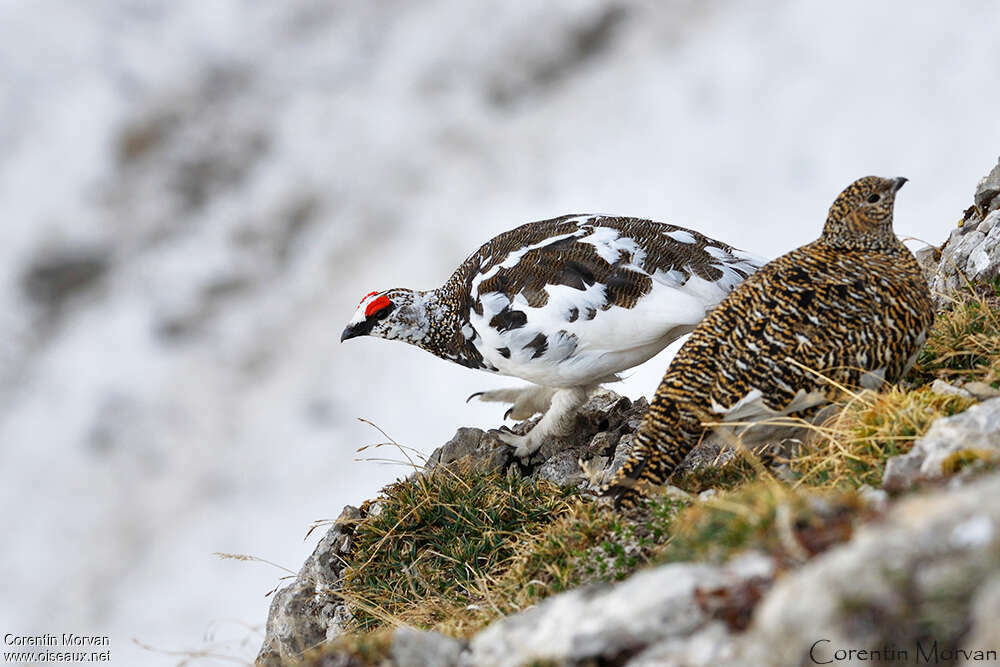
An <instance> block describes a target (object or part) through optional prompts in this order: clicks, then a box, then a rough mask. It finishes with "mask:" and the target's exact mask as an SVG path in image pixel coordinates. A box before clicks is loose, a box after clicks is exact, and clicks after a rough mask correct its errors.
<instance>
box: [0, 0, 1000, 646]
mask: <svg viewBox="0 0 1000 667" xmlns="http://www.w3.org/2000/svg"><path fill="white" fill-rule="evenodd" d="M615 6H617V7H621V8H623V9H622V10H620V11H614V10H612V9H609V7H610V6H609V5H606V4H604V3H601V2H597V1H596V0H593V1H586V2H580V1H578V0H560V1H558V2H546V3H533V4H529V3H506V4H503V5H497V4H496V3H468V2H460V1H458V0H454V1H448V0H428V1H427V2H424V3H406V2H402V1H401V0H381V1H378V2H364V3H357V2H346V1H343V0H342V1H329V0H286V1H285V2H280V3H251V2H246V1H245V0H207V1H206V0H198V1H196V0H173V1H171V2H162V1H160V2H156V1H154V0H92V1H91V2H87V3H79V2H73V1H71V0H36V1H35V2H31V3H24V2H17V1H16V0H15V1H13V2H11V1H10V0H3V1H0V120H2V122H0V201H2V202H3V219H2V221H0V519H2V521H3V526H4V529H5V530H4V549H3V550H2V551H0V569H2V571H3V572H5V573H7V574H6V576H5V577H4V578H3V580H2V581H0V628H2V629H3V631H4V632H7V631H10V632H14V633H17V634H31V633H42V632H55V633H61V632H75V633H77V634H102V635H103V634H106V635H110V636H111V640H112V646H111V650H112V654H113V656H114V659H115V662H116V663H118V664H127V665H145V664H149V665H161V664H162V665H169V664H176V662H177V661H178V660H179V659H178V658H177V657H176V656H171V655H165V654H163V653H158V652H153V651H149V650H145V649H143V648H141V647H139V646H138V645H136V644H134V643H133V642H132V639H133V638H135V639H137V640H139V641H140V642H142V643H144V644H148V645H151V646H154V647H158V648H160V649H164V650H169V651H178V650H181V651H183V650H196V651H202V650H211V651H217V652H220V653H223V654H225V655H231V656H239V657H243V658H247V659H250V658H252V656H253V654H254V652H255V650H256V648H257V645H258V644H259V639H260V635H259V634H254V631H253V630H251V629H250V628H257V631H258V633H259V630H260V628H261V627H262V625H263V622H264V619H265V615H266V611H267V604H268V602H269V600H268V599H267V598H265V597H264V594H265V593H266V592H267V591H269V590H270V589H271V588H273V587H274V586H275V585H276V584H277V583H278V577H280V576H281V575H282V574H284V573H283V572H282V571H280V570H277V569H275V568H272V567H269V566H267V565H264V564H261V563H246V562H237V561H225V560H220V559H218V558H217V557H215V556H213V552H231V553H245V554H251V555H254V556H258V557H260V558H265V559H268V560H271V561H274V562H277V563H280V564H282V565H284V566H286V567H288V568H291V569H293V570H294V569H297V568H298V567H299V565H300V564H301V563H302V561H303V560H304V559H305V557H306V556H307V555H308V553H309V552H310V550H311V548H312V547H313V545H314V544H315V542H316V540H317V539H318V535H317V534H316V533H314V534H313V535H312V536H310V538H309V539H308V540H305V541H303V539H302V538H303V536H304V535H305V532H306V530H307V528H308V526H309V525H310V524H311V522H312V521H313V520H316V519H323V518H327V519H329V518H333V517H335V516H336V514H337V513H338V512H339V510H340V508H341V506H342V505H344V504H345V503H354V504H357V503H360V502H361V501H362V500H364V499H365V498H367V497H370V496H371V495H372V494H373V493H374V492H375V490H376V489H377V488H378V487H379V486H380V485H381V484H384V483H385V482H388V481H390V480H391V479H393V478H394V477H395V476H397V475H401V474H404V473H405V472H406V470H405V468H401V467H385V466H380V465H377V464H374V463H363V462H356V461H355V460H354V459H355V457H356V456H358V455H357V454H356V453H355V450H356V448H357V447H359V446H362V445H365V444H369V443H372V442H378V441H381V440H382V437H381V436H380V435H379V434H378V433H377V432H375V431H374V430H372V429H371V428H370V427H368V426H366V425H365V424H363V423H360V422H358V421H357V420H356V417H359V416H363V417H365V418H368V419H371V420H372V421H373V422H375V423H377V424H378V425H379V426H380V427H382V428H383V429H385V431H386V432H387V433H389V434H390V435H392V436H393V437H394V438H396V439H397V440H399V441H400V442H401V443H403V444H406V445H410V446H413V447H416V448H418V449H419V450H421V451H423V452H425V453H429V452H430V451H431V450H432V449H433V448H434V447H435V446H437V445H439V444H441V443H443V442H444V441H446V440H447V439H448V438H449V437H450V436H451V435H452V434H453V432H454V430H455V428H456V427H458V426H459V425H478V426H484V427H486V426H495V425H497V424H498V420H499V418H500V416H501V414H502V408H497V406H495V405H493V406H491V405H487V404H477V403H475V402H474V403H471V404H468V405H467V404H465V403H464V399H465V397H466V396H468V395H469V394H470V393H473V392H474V391H478V390H483V389H490V388H496V387H497V386H501V385H504V384H506V385H510V384H515V383H513V382H511V381H508V380H504V379H498V378H496V377H494V376H491V375H489V374H486V373H479V372H475V371H471V370H468V369H464V368H461V367H459V366H457V365H451V364H447V363H445V362H442V361H440V360H437V359H434V358H433V357H431V356H430V355H428V354H426V353H424V352H422V351H420V350H418V349H416V348H412V347H408V346H405V345H399V344H395V343H390V342H386V341H382V340H375V339H368V338H361V339H355V340H351V341H348V342H346V343H344V345H341V344H340V343H339V337H340V332H341V331H342V329H343V327H344V325H345V324H346V322H347V321H348V319H350V317H351V314H352V313H353V312H354V309H355V306H356V304H357V303H358V300H359V298H360V297H361V296H362V295H364V294H366V293H368V292H370V291H372V290H382V289H386V288H389V287H393V286H406V287H411V288H415V289H427V288H432V287H435V286H437V285H439V284H440V283H441V282H443V281H444V279H445V278H446V277H447V276H448V274H449V273H450V271H451V270H452V269H453V268H455V267H456V266H458V264H459V263H460V262H461V260H462V259H463V258H464V257H466V256H467V255H468V254H469V253H470V252H471V251H472V250H474V249H475V248H476V247H478V245H479V244H481V243H482V242H483V241H485V240H487V239H488V238H490V237H491V236H493V235H495V234H497V233H499V232H501V231H503V230H505V229H508V228H510V227H513V226H515V225H518V224H521V223H523V222H527V221H530V220H538V219H543V218H549V217H553V216H556V215H561V214H567V213H573V212H578V211H586V210H603V211H608V212H609V213H613V214H620V215H634V216H642V217H650V218H654V219H658V220H663V221H666V222H671V223H674V224H678V225H681V226H685V227H692V228H695V229H697V230H698V231H701V232H703V233H705V234H707V235H709V236H711V237H714V238H718V239H720V240H722V241H724V242H726V243H730V244H732V245H734V246H736V247H739V248H743V249H745V250H747V251H749V252H753V253H757V254H762V255H767V256H775V255H778V254H780V253H782V252H784V251H786V250H789V249H791V248H793V247H795V246H797V245H801V244H802V243H805V242H807V241H809V240H811V239H813V238H814V237H815V236H816V235H817V234H818V232H819V230H820V227H821V225H822V221H823V219H824V217H825V213H826V209H827V208H828V207H829V204H830V203H831V202H832V200H833V198H834V196H836V194H837V193H838V192H839V191H840V189H842V188H843V187H844V186H845V185H847V183H849V182H850V181H851V180H853V179H854V178H856V177H858V176H861V175H864V174H868V173H875V174H880V175H885V176H897V175H900V176H907V177H909V178H910V183H908V184H907V186H906V188H905V189H904V190H903V191H902V192H901V194H900V196H899V199H898V203H897V207H896V210H897V216H896V220H897V222H896V228H897V231H898V232H899V233H900V235H901V236H908V237H909V236H912V237H915V238H919V239H925V240H927V241H931V242H939V241H940V240H942V239H944V238H945V236H946V235H947V233H948V231H949V229H950V228H951V227H952V226H953V225H954V223H955V221H956V220H957V218H958V216H959V214H960V212H961V211H962V210H963V209H964V208H966V207H967V206H968V205H969V204H970V201H971V196H972V191H973V188H974V186H975V183H976V182H977V181H978V179H979V178H980V177H981V176H982V175H983V174H985V173H986V172H987V171H988V170H989V168H990V167H991V166H992V165H993V164H994V163H995V160H996V157H997V153H998V146H1000V123H997V121H996V109H997V108H1000V90H998V89H997V88H996V86H990V85H987V84H986V82H989V81H994V80H995V79H996V76H997V71H998V67H1000V43H998V42H997V40H996V39H995V32H996V26H997V25H998V21H1000V7H998V6H996V5H995V4H994V3H991V2H988V1H981V2H968V3H963V4H962V5H961V6H958V5H949V6H947V7H944V6H941V5H934V4H931V3H907V2H903V1H902V0H897V1H896V2H886V3H879V4H878V5H877V6H876V5H872V4H871V3H865V2H861V1H860V0H853V1H852V2H846V3H836V4H827V5H818V4H816V3H793V2H782V1H779V0H772V1H771V2H769V3H736V2H725V1H723V0H716V1H715V2H686V1H684V0H676V1H674V2H668V3H663V2H654V1H653V0H630V1H627V2H621V3H619V4H617V5H615ZM913 247H919V244H917V243H914V244H913ZM80 248H84V249H90V250H94V251H96V252H98V253H99V254H101V256H102V257H105V258H106V262H107V271H106V273H105V274H104V276H103V278H101V279H100V280H98V281H96V282H95V284H94V285H93V286H92V287H91V288H89V289H87V290H81V291H80V292H79V293H77V294H75V295H73V296H72V297H71V298H69V299H67V300H66V301H65V302H62V303H60V304H51V303H49V304H45V303H38V302H34V301H32V300H31V299H30V298H29V297H27V296H26V295H25V292H24V290H23V288H22V281H23V276H24V275H25V272H26V271H28V269H29V267H31V266H34V265H35V264H36V263H37V262H38V261H39V260H40V259H43V258H46V257H50V256H52V255H53V253H54V254H56V255H58V254H59V253H64V252H68V251H75V250H77V249H80ZM668 356H669V353H667V355H666V356H664V355H661V356H659V357H657V358H655V359H653V360H651V361H650V362H648V363H647V364H645V365H643V366H642V367H640V368H639V369H637V370H636V371H634V372H633V373H632V374H631V377H630V378H629V379H628V380H627V381H626V382H625V383H624V385H623V386H622V387H618V388H619V389H620V390H622V391H624V392H625V393H628V394H630V395H633V396H637V395H640V394H645V395H650V394H651V393H652V391H653V390H654V388H655V386H656V384H657V382H658V381H659V378H660V376H661V375H662V372H663V369H664V367H665V365H666V360H667V358H668ZM417 379H419V381H420V383H421V388H422V389H423V390H421V391H413V387H414V384H413V383H414V382H415V381H417ZM380 451H382V450H380ZM206 635H208V636H206ZM241 642H242V643H241ZM202 662H204V663H205V664H212V663H214V662H218V663H219V664H222V662H221V661H217V660H213V659H209V658H205V659H202Z"/></svg>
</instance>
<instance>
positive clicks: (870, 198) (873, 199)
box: [868, 194, 882, 204]
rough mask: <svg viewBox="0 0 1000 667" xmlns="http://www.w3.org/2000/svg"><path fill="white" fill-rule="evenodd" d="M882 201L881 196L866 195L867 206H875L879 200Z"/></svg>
mask: <svg viewBox="0 0 1000 667" xmlns="http://www.w3.org/2000/svg"><path fill="white" fill-rule="evenodd" d="M880 199H882V195H877V194H876V195H868V203H869V204H877V203H878V202H879V200H880Z"/></svg>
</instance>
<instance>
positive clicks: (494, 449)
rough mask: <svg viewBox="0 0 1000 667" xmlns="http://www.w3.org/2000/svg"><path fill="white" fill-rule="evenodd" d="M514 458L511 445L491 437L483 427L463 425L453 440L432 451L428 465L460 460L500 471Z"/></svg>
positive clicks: (462, 463) (430, 466) (483, 468)
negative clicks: (508, 445)
mask: <svg viewBox="0 0 1000 667" xmlns="http://www.w3.org/2000/svg"><path fill="white" fill-rule="evenodd" d="M512 459H513V453H512V450H511V449H510V447H507V446H506V445H504V444H503V443H501V442H498V441H497V440H496V439H495V438H492V437H490V436H489V435H488V434H487V433H486V432H485V431H483V430H482V429H478V428H466V427H461V428H459V429H458V430H457V431H456V432H455V436H454V437H453V438H452V439H451V440H449V441H448V442H446V443H445V444H444V445H442V446H441V447H438V448H437V449H435V450H434V451H433V452H431V455H430V457H428V459H427V467H428V468H434V467H435V466H439V465H449V464H452V463H456V462H459V463H460V464H461V465H472V466H475V467H477V468H480V469H482V470H489V471H499V470H503V469H504V468H505V467H507V466H508V465H509V464H510V463H511V460H512Z"/></svg>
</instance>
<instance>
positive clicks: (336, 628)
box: [256, 505, 361, 667]
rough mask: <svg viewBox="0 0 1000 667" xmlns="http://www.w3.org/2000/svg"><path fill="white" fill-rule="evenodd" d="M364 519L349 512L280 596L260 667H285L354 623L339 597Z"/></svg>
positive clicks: (271, 613) (352, 509)
mask: <svg viewBox="0 0 1000 667" xmlns="http://www.w3.org/2000/svg"><path fill="white" fill-rule="evenodd" d="M360 518H361V512H360V511H359V510H358V509H357V508H356V507H351V506H349V505H348V506H347V507H345V508H344V511H343V512H342V513H341V514H340V517H339V518H338V519H337V520H336V522H335V523H334V526H333V528H331V529H330V530H329V531H328V532H327V534H326V535H325V536H324V537H323V539H321V540H320V541H319V544H317V545H316V549H314V550H313V553H312V555H311V556H309V558H308V559H307V560H306V562H305V564H304V565H303V566H302V569H301V570H299V574H298V576H297V577H296V578H295V581H294V582H293V583H291V584H290V585H288V586H285V587H284V588H282V589H281V590H279V591H278V592H277V593H276V594H275V595H274V599H273V600H272V601H271V609H270V611H269V612H268V615H267V626H266V632H265V636H264V645H263V646H262V647H261V649H260V653H259V654H258V655H257V663H256V664H257V665H258V666H259V667H279V666H280V665H284V664H286V663H288V662H294V661H295V660H296V659H298V658H300V656H301V655H302V652H303V651H305V650H306V649H309V648H312V647H314V646H317V645H318V644H321V643H322V642H324V641H326V640H328V639H332V638H333V637H335V636H336V635H337V634H338V633H339V632H340V630H341V629H342V628H343V626H344V624H345V623H346V622H347V621H348V620H349V619H350V614H349V612H348V611H347V608H346V607H345V606H344V604H343V602H341V600H340V598H339V597H338V596H337V594H336V592H337V591H338V590H339V589H340V573H341V562H342V559H343V557H344V556H346V555H347V554H348V552H349V551H350V548H351V533H352V528H351V524H352V523H353V522H354V521H357V520H358V519H360Z"/></svg>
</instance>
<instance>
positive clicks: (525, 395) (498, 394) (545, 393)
mask: <svg viewBox="0 0 1000 667" xmlns="http://www.w3.org/2000/svg"><path fill="white" fill-rule="evenodd" d="M557 391H559V390H558V389H552V388H551V387H538V386H533V387H519V388H512V389H494V390H493V391H479V392H476V393H475V394H473V395H472V396H469V398H467V399H465V402H466V403H468V402H469V401H471V400H472V399H474V398H478V399H479V400H480V401H484V402H487V403H511V404H512V405H511V406H510V409H509V410H507V412H505V413H504V415H503V418H504V419H507V418H508V417H509V418H511V419H515V420H517V421H524V420H525V419H531V418H532V417H534V416H535V415H537V414H544V413H545V412H546V411H547V410H548V409H549V406H550V405H551V404H552V397H553V396H555V395H556V392H557Z"/></svg>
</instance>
